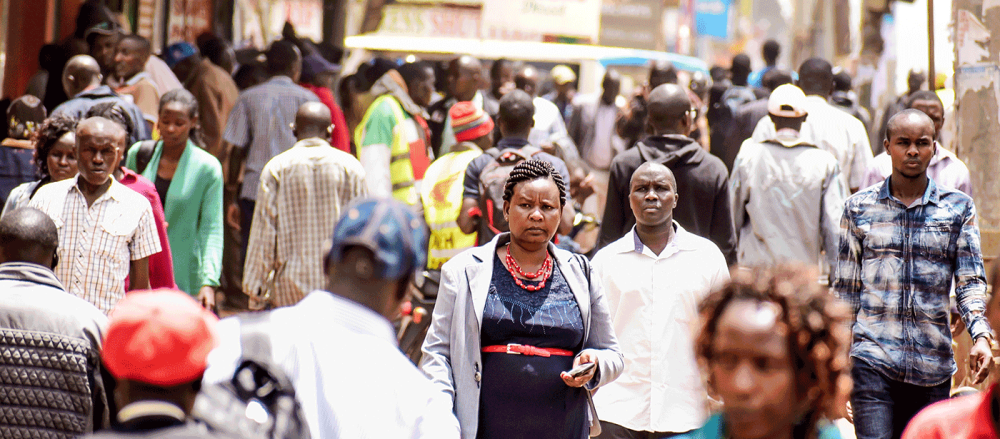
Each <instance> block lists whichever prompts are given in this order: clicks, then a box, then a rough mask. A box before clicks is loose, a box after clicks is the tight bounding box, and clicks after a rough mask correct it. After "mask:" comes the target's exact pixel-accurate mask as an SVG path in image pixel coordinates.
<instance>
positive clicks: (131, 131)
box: [84, 101, 146, 149]
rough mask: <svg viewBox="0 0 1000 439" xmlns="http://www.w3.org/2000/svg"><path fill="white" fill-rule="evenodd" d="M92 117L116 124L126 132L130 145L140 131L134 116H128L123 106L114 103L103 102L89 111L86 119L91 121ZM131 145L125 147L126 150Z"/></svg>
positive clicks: (126, 139) (126, 138)
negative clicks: (130, 141)
mask: <svg viewBox="0 0 1000 439" xmlns="http://www.w3.org/2000/svg"><path fill="white" fill-rule="evenodd" d="M91 117H103V118H105V119H107V120H110V121H112V122H114V123H117V124H118V125H119V126H121V127H122V129H123V130H125V141H126V143H128V141H129V140H130V139H134V138H135V133H136V131H138V130H137V129H136V125H135V121H134V120H132V116H131V115H129V114H128V110H126V109H125V107H124V106H122V104H120V103H118V102H114V101H110V102H101V103H99V104H97V105H94V106H93V107H90V109H89V110H87V115H86V116H84V119H89V118H91ZM140 123H146V121H140ZM129 146H131V145H125V149H128V147H129Z"/></svg>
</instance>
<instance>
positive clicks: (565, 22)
mask: <svg viewBox="0 0 1000 439" xmlns="http://www.w3.org/2000/svg"><path fill="white" fill-rule="evenodd" d="M600 28H601V1H600V0H484V1H483V37H484V38H488V39H506V40H512V39H520V40H535V41H540V40H541V39H542V37H543V36H546V35H549V36H556V37H572V38H576V39H577V40H580V41H588V40H589V41H592V42H593V41H597V36H598V33H599V32H600Z"/></svg>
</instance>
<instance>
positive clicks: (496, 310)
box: [476, 258, 589, 439]
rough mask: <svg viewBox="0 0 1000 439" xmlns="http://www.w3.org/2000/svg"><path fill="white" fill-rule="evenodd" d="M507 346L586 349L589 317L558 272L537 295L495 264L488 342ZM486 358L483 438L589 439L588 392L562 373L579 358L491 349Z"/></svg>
mask: <svg viewBox="0 0 1000 439" xmlns="http://www.w3.org/2000/svg"><path fill="white" fill-rule="evenodd" d="M522 282H523V283H524V284H525V285H529V284H536V283H534V282H530V281H522ZM508 343H517V344H524V345H530V346H535V347H543V348H559V349H566V350H569V351H571V352H573V353H578V352H580V350H581V348H582V347H583V316H582V314H581V313H580V308H579V306H578V305H577V302H576V298H575V297H574V296H573V292H572V291H571V290H570V288H569V284H567V283H566V279H565V278H564V277H563V275H562V272H560V271H559V269H558V267H556V268H555V269H554V272H553V273H552V277H551V278H550V279H549V280H548V282H546V284H545V287H544V288H542V289H541V290H539V291H534V292H532V291H527V290H525V289H523V288H521V287H520V286H518V285H517V284H516V283H514V279H513V277H512V276H511V275H510V272H508V271H507V269H506V268H505V267H504V266H503V264H502V263H501V262H500V259H499V258H495V259H494V262H493V281H492V282H491V283H490V290H489V293H488V294H487V296H486V306H485V308H484V310H483V324H482V345H483V346H484V347H485V346H494V345H506V344H508ZM482 358H483V374H482V388H481V391H480V398H479V429H478V431H477V435H476V437H477V438H478V439H490V438H561V439H582V438H586V437H587V434H588V433H589V426H588V425H587V412H588V410H589V409H588V405H587V395H586V393H585V392H586V391H585V390H583V389H582V388H573V387H569V386H567V385H566V383H565V382H563V380H562V378H561V377H560V376H559V374H560V373H561V372H563V371H568V370H570V369H572V368H573V357H572V356H558V355H553V356H551V357H540V356H528V355H513V354H507V353H487V352H484V353H483V354H482Z"/></svg>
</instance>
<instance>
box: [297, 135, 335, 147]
mask: <svg viewBox="0 0 1000 439" xmlns="http://www.w3.org/2000/svg"><path fill="white" fill-rule="evenodd" d="M295 146H330V143H329V142H327V141H326V140H323V139H320V138H319V137H310V138H308V139H302V140H299V141H298V142H295Z"/></svg>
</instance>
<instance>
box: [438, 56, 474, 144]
mask: <svg viewBox="0 0 1000 439" xmlns="http://www.w3.org/2000/svg"><path fill="white" fill-rule="evenodd" d="M482 72H483V66H482V64H480V63H479V60H478V59H476V58H473V57H471V56H468V55H463V56H460V57H458V58H455V59H453V60H451V62H449V63H448V74H447V76H446V79H447V84H448V89H447V90H445V91H446V92H447V96H446V97H445V98H444V99H441V100H439V101H437V102H435V103H434V104H432V105H431V106H430V107H428V108H427V112H428V113H429V114H430V118H429V119H428V120H427V125H428V126H429V127H430V129H431V149H432V150H433V151H434V156H435V157H439V156H441V155H444V154H447V153H449V152H451V148H452V146H454V145H455V144H456V143H458V141H457V140H456V139H455V131H454V130H453V129H452V120H451V113H450V111H451V108H452V107H453V106H454V105H455V104H456V103H458V102H472V105H475V106H476V108H479V109H482V108H483V94H482V93H481V92H480V91H479V83H480V81H481V80H482Z"/></svg>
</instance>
